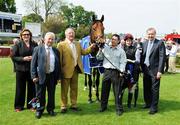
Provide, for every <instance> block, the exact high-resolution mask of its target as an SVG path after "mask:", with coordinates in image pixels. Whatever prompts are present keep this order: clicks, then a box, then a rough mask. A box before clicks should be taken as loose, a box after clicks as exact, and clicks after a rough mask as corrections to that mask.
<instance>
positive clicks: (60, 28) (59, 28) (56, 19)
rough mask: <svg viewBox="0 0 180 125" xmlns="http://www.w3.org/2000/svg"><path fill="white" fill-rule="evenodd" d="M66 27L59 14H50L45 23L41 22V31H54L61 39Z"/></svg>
mask: <svg viewBox="0 0 180 125" xmlns="http://www.w3.org/2000/svg"><path fill="white" fill-rule="evenodd" d="M66 27H67V23H65V22H64V21H63V19H62V17H61V16H60V15H51V16H49V18H48V19H47V20H46V22H45V23H43V28H42V29H43V32H44V33H45V32H48V31H51V32H54V33H55V34H58V37H60V38H61V39H63V38H64V36H65V35H64V31H65V29H66Z"/></svg>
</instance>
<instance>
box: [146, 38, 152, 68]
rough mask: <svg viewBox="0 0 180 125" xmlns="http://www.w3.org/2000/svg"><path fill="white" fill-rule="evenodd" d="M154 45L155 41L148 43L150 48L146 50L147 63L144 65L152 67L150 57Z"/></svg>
mask: <svg viewBox="0 0 180 125" xmlns="http://www.w3.org/2000/svg"><path fill="white" fill-rule="evenodd" d="M153 43H154V41H148V46H147V49H146V57H145V61H144V64H146V66H149V65H150V63H149V56H150V52H151V49H152V47H153Z"/></svg>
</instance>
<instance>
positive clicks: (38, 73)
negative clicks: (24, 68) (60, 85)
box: [31, 44, 62, 84]
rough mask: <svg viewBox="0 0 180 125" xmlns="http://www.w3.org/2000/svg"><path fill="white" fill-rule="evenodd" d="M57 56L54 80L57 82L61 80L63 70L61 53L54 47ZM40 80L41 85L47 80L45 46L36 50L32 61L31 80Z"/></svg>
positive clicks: (40, 46)
mask: <svg viewBox="0 0 180 125" xmlns="http://www.w3.org/2000/svg"><path fill="white" fill-rule="evenodd" d="M52 50H53V52H54V56H55V64H54V66H55V67H54V71H53V73H54V78H55V81H56V83H57V80H58V79H60V78H61V76H62V74H61V68H60V60H59V51H58V50H57V49H56V48H54V47H52ZM37 77H38V78H39V84H44V82H45V79H46V50H45V46H44V44H42V45H39V46H37V47H36V48H35V49H34V52H33V57H32V61H31V78H32V79H33V78H37Z"/></svg>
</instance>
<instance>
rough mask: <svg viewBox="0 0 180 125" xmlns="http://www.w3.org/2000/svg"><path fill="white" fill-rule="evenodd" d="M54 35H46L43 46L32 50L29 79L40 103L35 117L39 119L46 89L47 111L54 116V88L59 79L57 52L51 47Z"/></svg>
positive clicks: (49, 33)
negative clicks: (33, 85)
mask: <svg viewBox="0 0 180 125" xmlns="http://www.w3.org/2000/svg"><path fill="white" fill-rule="evenodd" d="M54 40H55V35H54V33H52V32H48V33H46V35H45V37H44V44H41V45H39V46H38V47H36V48H35V49H34V52H33V56H32V62H31V77H32V79H33V82H34V83H35V86H36V97H37V99H38V101H39V103H40V106H37V109H36V117H37V118H38V119H39V118H41V115H42V113H43V111H44V109H45V93H46V87H47V92H48V103H47V111H48V113H49V115H51V116H54V115H55V112H54V108H55V87H56V84H57V80H58V79H59V78H60V77H61V75H60V74H61V70H60V62H59V51H58V50H57V49H56V48H54V47H52V44H53V41H54Z"/></svg>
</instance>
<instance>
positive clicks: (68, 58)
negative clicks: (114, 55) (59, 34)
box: [57, 40, 91, 78]
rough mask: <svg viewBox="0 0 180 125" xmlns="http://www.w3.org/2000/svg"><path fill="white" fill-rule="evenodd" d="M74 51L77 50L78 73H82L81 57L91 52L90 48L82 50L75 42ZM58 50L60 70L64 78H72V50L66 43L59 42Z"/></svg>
mask: <svg viewBox="0 0 180 125" xmlns="http://www.w3.org/2000/svg"><path fill="white" fill-rule="evenodd" d="M75 46H76V50H77V55H78V59H77V66H78V67H79V73H83V72H84V71H83V65H82V58H81V55H86V54H89V53H90V52H91V48H90V47H89V48H87V49H86V50H84V49H82V47H81V45H80V43H79V42H77V41H76V42H75ZM57 48H58V50H59V51H60V63H61V68H62V73H63V77H64V78H72V76H73V72H74V69H75V67H74V58H73V53H72V50H71V48H70V46H69V43H68V41H66V40H65V41H63V42H60V43H59V44H58V45H57Z"/></svg>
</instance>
